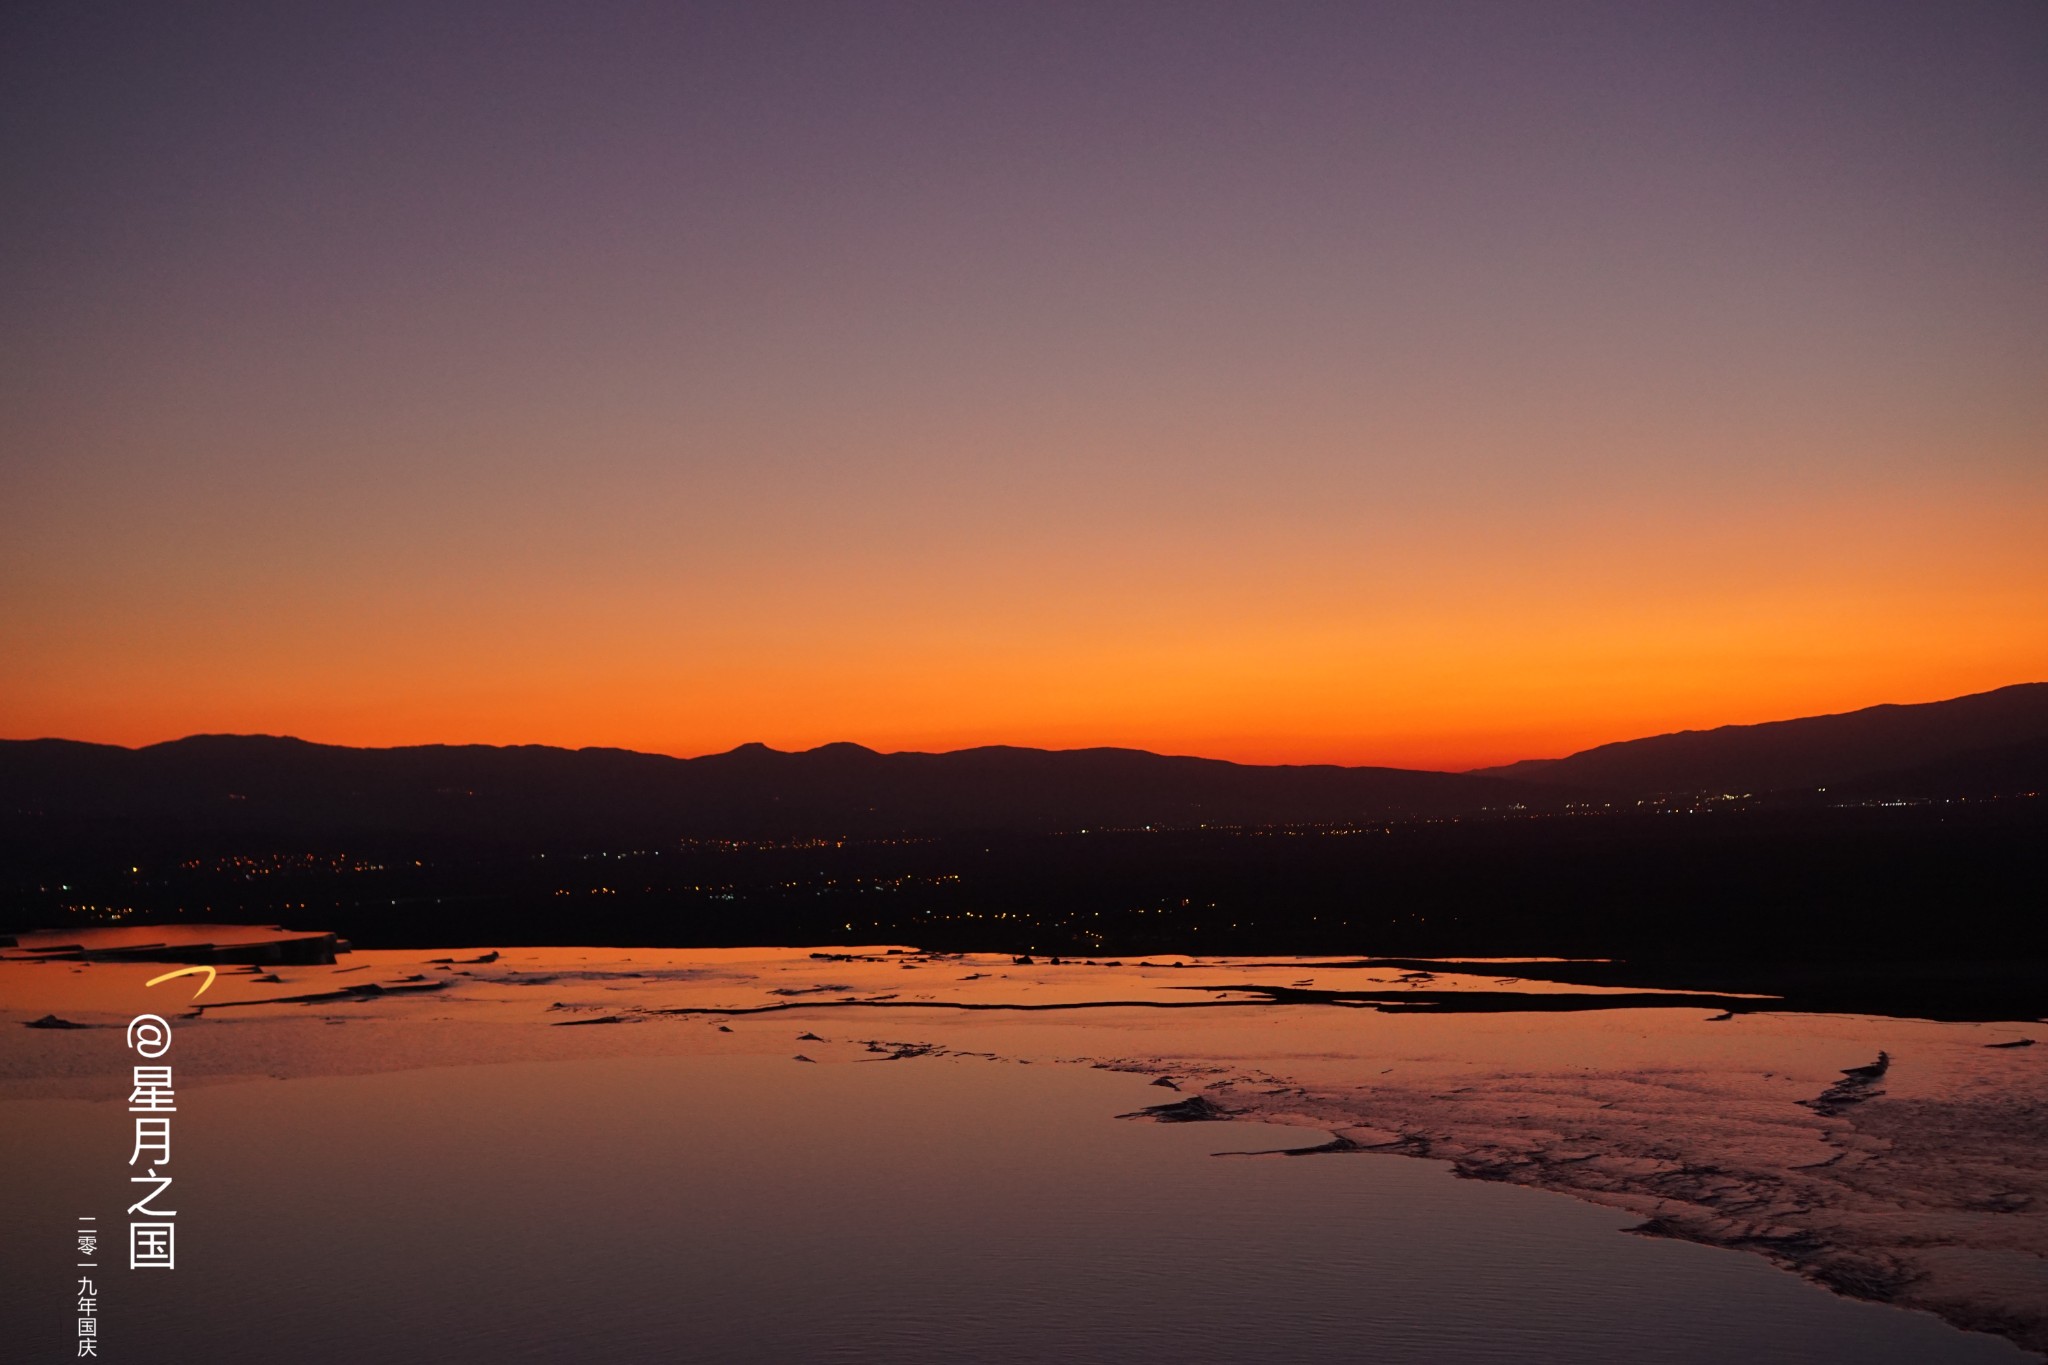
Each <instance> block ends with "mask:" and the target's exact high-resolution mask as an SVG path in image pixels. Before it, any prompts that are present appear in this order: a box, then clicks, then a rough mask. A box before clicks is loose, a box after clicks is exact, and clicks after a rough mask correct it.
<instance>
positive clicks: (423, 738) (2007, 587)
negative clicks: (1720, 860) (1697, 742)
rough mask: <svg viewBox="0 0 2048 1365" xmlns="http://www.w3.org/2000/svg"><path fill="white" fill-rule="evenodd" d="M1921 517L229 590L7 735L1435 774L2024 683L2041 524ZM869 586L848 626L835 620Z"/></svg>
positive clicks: (99, 654) (107, 652) (97, 669)
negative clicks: (257, 737)
mask: <svg viewBox="0 0 2048 1365" xmlns="http://www.w3.org/2000/svg"><path fill="white" fill-rule="evenodd" d="M1945 510H1946V513H1947V515H1946V516H1943V515H1942V513H1943V511H1944V509H1941V508H1939V507H1937V506H1935V505H1933V504H1931V503H1928V502H1922V503H1920V504H1918V505H1915V506H1910V507H1899V506H1896V505H1892V506H1887V505H1885V504H1882V503H1879V502H1876V501H1875V500H1871V501H1866V502H1865V503H1864V504H1863V505H1862V506H1861V507H1860V508H1856V507H1849V506H1845V505H1840V504H1838V505H1837V506H1836V507H1835V509H1834V514H1833V516H1832V517H1829V518H1824V519H1823V518H1818V517H1815V516H1813V515H1812V514H1811V513H1810V511H1808V510H1803V509H1793V508H1781V509H1779V510H1778V511H1777V513H1775V514H1774V515H1773V516H1769V517H1766V516H1759V515H1754V514H1753V515H1751V516H1750V517H1748V518H1747V525H1746V526H1744V527H1743V530H1742V532H1741V533H1740V534H1737V533H1735V532H1733V531H1732V530H1731V528H1730V526H1729V525H1728V524H1727V523H1726V522H1722V523H1720V524H1718V525H1716V526H1714V527H1713V528H1712V530H1711V532H1710V533H1702V532H1701V531H1700V530H1698V529H1696V528H1689V527H1688V526H1687V525H1685V524H1682V523H1679V522H1676V521H1673V522H1670V523H1667V524H1665V525H1663V526H1661V527H1659V526H1645V525H1641V524H1640V523H1639V524H1638V526H1637V527H1636V529H1635V530H1634V531H1633V533H1632V534H1631V536H1630V537H1629V538H1628V540H1626V541H1618V540H1617V538H1616V537H1614V536H1612V535H1610V536H1609V537H1608V539H1606V540H1605V541H1602V542H1600V543H1599V544H1598V545H1597V547H1591V548H1588V549H1586V550H1582V551H1578V552H1573V551H1570V550H1568V549H1565V548H1561V546H1564V545H1567V544H1568V543H1569V541H1570V535H1569V528H1568V527H1567V528H1564V529H1563V530H1562V532H1561V531H1560V529H1559V528H1557V527H1549V528H1546V529H1545V530H1543V531H1542V532H1541V534H1540V535H1538V536H1533V537H1531V538H1530V539H1527V540H1524V541H1523V542H1522V543H1516V541H1515V540H1514V539H1513V538H1512V537H1510V536H1509V535H1508V534H1507V532H1506V530H1505V528H1503V527H1502V526H1500V525H1498V524H1495V525H1491V526H1486V527H1482V528H1480V529H1479V531H1478V533H1477V538H1479V539H1484V540H1487V541H1490V542H1491V544H1492V546H1493V550H1492V554H1491V555H1490V556H1482V555H1480V554H1479V553H1478V549H1479V548H1480V547H1477V546H1474V547H1457V548H1451V549H1447V548H1446V547H1443V546H1441V545H1439V546H1436V547H1434V549H1433V552H1432V553H1430V554H1428V555H1426V556H1425V555H1424V554H1423V553H1422V551H1421V548H1420V547H1404V546H1401V545H1399V544H1395V545H1393V546H1391V547H1383V548H1382V550H1381V551H1380V552H1379V553H1378V554H1377V555H1374V554H1364V555H1361V554H1360V553H1359V552H1358V551H1356V550H1355V549H1353V548H1352V547H1348V546H1335V547H1330V546H1323V547H1310V548H1309V549H1307V550H1303V549H1301V548H1300V547H1294V548H1292V549H1289V548H1287V547H1283V546H1280V545H1277V544H1269V545H1266V546H1262V547H1260V549H1259V551H1258V552H1257V553H1256V554H1248V553H1247V552H1246V550H1245V548H1244V547H1243V546H1241V545H1240V546H1237V547H1235V548H1234V551H1233V554H1232V556H1231V558H1230V560H1229V562H1228V563H1226V564H1223V565H1221V566H1219V567H1218V568H1216V569H1215V570H1213V571H1209V572H1204V571H1202V570H1201V569H1200V568H1199V566H1193V565H1188V564H1185V563H1183V564H1181V565H1180V566H1178V568H1177V571H1176V574H1175V575H1160V576H1148V575H1147V574H1146V573H1145V572H1144V570H1143V568H1142V562H1143V560H1144V559H1145V557H1146V555H1145V551H1144V547H1136V546H1130V545H1128V544H1125V545H1118V546H1116V547H1114V548H1115V552H1116V553H1117V554H1118V555H1120V556H1121V555H1128V556H1129V558H1128V559H1127V560H1126V561H1125V562H1124V563H1123V564H1122V565H1121V569H1122V572H1121V573H1120V574H1117V573H1114V572H1113V570H1115V569H1116V568H1117V567H1119V566H1116V565H1108V564H1105V563H1104V562H1103V558H1104V551H1103V549H1102V547H1100V546H1096V547H1079V548H1078V549H1076V550H1071V551H1070V553H1069V556H1068V558H1069V563H1068V564H1067V565H1066V566H1065V568H1064V570H1063V572H1062V574H1061V575H1059V576H1055V575H1054V574H1053V573H1051V572H1050V571H1047V572H1045V573H1043V574H1041V575H1040V577H1041V579H1042V580H1044V581H1043V583H1042V586H1041V587H1040V590H1039V595H1038V596H1037V597H1036V598H1035V599H1033V598H1031V597H1029V596H1026V595H1024V594H1023V591H1022V589H1020V588H1018V587H1017V585H1015V584H1005V583H1003V582H1001V581H992V580H993V579H995V578H996V576H995V575H992V574H990V573H989V572H988V571H987V569H986V566H985V565H984V566H983V567H982V571H981V572H979V573H966V572H962V573H958V574H955V575H953V576H951V577H950V578H948V577H947V576H945V575H942V574H937V573H933V574H932V575H931V576H930V578H928V579H927V580H925V593H926V596H925V598H924V600H922V601H919V602H915V603H907V602H905V601H904V600H903V597H904V594H905V593H906V592H907V590H908V580H909V578H910V577H911V576H912V575H911V573H910V570H911V569H915V568H922V567H925V566H919V565H915V564H913V565H910V566H906V565H904V564H902V563H901V562H895V563H891V562H887V561H884V562H881V563H867V564H864V565H851V564H846V563H841V564H840V565H839V566H838V570H839V571H838V572H837V573H835V571H834V568H833V567H832V566H831V565H819V566H817V567H815V568H803V569H801V570H799V569H798V568H797V567H796V566H791V568H790V570H789V571H790V572H791V574H792V575H796V574H797V573H799V572H801V573H802V574H804V575H806V576H808V575H815V576H816V580H817V581H818V582H820V583H825V582H831V583H836V584H837V585H838V586H837V588H836V589H835V590H834V591H831V592H827V591H824V590H822V589H816V590H810V589H805V588H803V587H801V586H794V585H789V584H782V585H778V584H766V585H760V586H757V587H756V588H755V589H754V591H753V592H752V594H751V595H750V596H749V597H747V598H746V599H745V600H742V601H739V602H736V603H734V604H732V605H731V606H729V607H724V608H721V609H717V610H712V609H709V608H707V607H705V606H702V605H700V606H699V607H698V609H697V610H695V611H694V612H691V611H687V610H684V609H683V608H682V605H681V604H680V603H679V601H678V595H679V594H678V591H677V585H674V584H668V585H662V588H663V589H665V590H658V589H657V588H656V587H655V586H654V585H649V587H648V588H647V589H646V590H645V591H644V593H643V595H641V596H639V597H637V598H627V597H625V596H624V595H622V594H619V593H607V592H605V591H604V588H603V585H602V583H599V582H591V583H577V582H574V581H564V580H559V579H558V580H556V581H555V582H554V584H553V590H552V592H551V593H550V592H549V591H548V590H547V588H546V587H545V586H544V585H543V583H542V582H541V581H540V580H543V579H545V578H546V577H547V570H548V566H538V567H537V569H536V571H535V572H534V574H533V577H532V578H531V579H530V580H528V581H525V582H521V583H516V584H508V585H507V591H506V592H505V594H504V595H503V596H502V597H501V598H498V599H494V600H489V601H479V602H477V603H475V604H473V606H472V608H471V609H470V610H469V611H467V612H466V613H464V612H460V611H457V610H455V609H453V606H452V604H450V603H449V602H447V601H445V600H439V599H437V598H435V597H425V598H421V597H414V598H413V599H412V600H411V601H410V603H409V604H408V603H407V602H406V599H405V595H404V594H405V588H404V585H403V584H399V583H393V582H389V581H386V582H382V583H374V584H373V583H369V582H365V581H364V580H361V579H356V580H354V582H355V583H356V585H357V586H358V588H359V590H360V591H361V596H360V597H358V598H357V599H356V600H354V601H352V602H351V601H347V600H342V599H340V598H339V597H331V598H330V599H329V601H328V603H327V606H326V609H325V610H323V611H316V612H314V613H312V614H310V615H306V614H302V613H295V612H292V611H290V610H282V611H277V612H275V613H274V614H269V615H265V614H263V612H262V610H261V608H262V605H263V604H262V603H261V602H260V600H259V601H251V600H250V599H251V598H258V599H260V597H261V596H262V592H263V581H262V580H261V579H260V577H255V576H252V577H251V578H250V579H249V580H248V581H247V582H246V583H244V584H240V585H237V586H236V589H235V590H234V591H232V592H230V593H229V594H228V595H227V597H226V598H225V599H224V600H222V601H220V602H218V603H216V604H214V609H213V610H211V611H207V610H201V609H200V607H199V604H197V603H188V604H187V610H186V614H184V615H183V616H182V617H177V616H172V615H169V614H166V615H164V616H161V617H159V618H157V619H155V620H154V621H149V620H144V619H142V618H141V617H140V616H134V617H129V618H127V619H116V620H103V622H102V626H103V629H102V631H101V632H100V633H98V634H97V635H95V634H93V633H89V632H85V631H81V630H79V629H77V628H76V626H75V624H73V625H71V626H69V627H67V626H66V624H65V623H63V622H61V621H58V620H56V619H53V618H52V619H45V620H43V621H42V622H40V623H39V624H40V627H41V631H42V632H43V640H44V643H43V644H42V645H41V646H40V647H38V648H37V649H35V650H33V651H29V652H25V653H16V654H14V655H12V656H10V657H9V658H8V659H7V660H6V661H0V679H4V682H5V686H4V688H0V694H4V697H5V701H4V703H0V733H5V734H7V735H9V736H12V737H21V738H27V737H41V736H49V737H61V738H67V739H81V740H90V741H97V742H103V743H116V744H123V745H129V746H136V745H142V744H149V743H156V742H159V741H163V740H167V739H173V738H178V737H181V736H183V735H187V734H195V733H268V734H288V735H292V736H295V737H298V738H302V739H306V740H311V741H314V742H319V743H331V744H345V745H351V746H361V747H386V746H396V745H407V744H438V743H446V744H460V743H483V744H549V745H557V746H561V747H567V748H580V747H586V746H596V747H616V748H625V749H634V750H639V751H643V752H654V753H667V754H674V755H677V756H683V757H688V756H694V755H698V754H705V753H713V752H720V751H723V750H726V749H730V748H733V747H735V746H737V745H739V744H743V743H749V742H761V743H765V744H768V745H769V746H771V747H773V748H777V749H784V750H801V749H808V748H813V747H816V746H818V745H821V744H826V743H832V742H838V741H851V742H854V743H859V744H863V745H866V746H868V747H870V748H874V749H878V750H882V751H885V752H886V751H898V750H916V751H943V750H951V749H959V748H969V747H974V746H977V745H982V744H1013V745H1021V746H1029V747H1038V748H1085V747H1093V746H1097V745H1109V746H1117V747H1127V748H1136V749H1148V750H1152V751H1154V752H1161V753H1179V754H1194V755H1199V756H1203V757H1212V758H1225V759H1232V760H1237V761H1241V762H1255V763H1342V764H1372V765H1385V766H1392V767H1411V768H1431V769H1442V770H1452V771H1458V770H1464V769H1468V768H1474V767H1483V766H1489V765H1492V764H1497V763H1505V762H1512V761H1514V760H1517V759H1523V758H1546V757H1558V756H1562V755H1564V754H1567V753H1571V752H1575V751H1577V750H1580V749H1585V748H1590V747H1593V746H1594V745H1597V744H1603V743H1608V742H1612V741H1616V740H1625V739H1633V738H1638V737H1641V736H1644V735H1650V734H1659V733H1666V732H1669V731H1673V730H1680V729H1705V728H1712V727H1715V726H1720V725H1732V724H1750V723H1755V722H1760V721H1769V720H1782V719H1788V718H1792V717H1797V716H1806V715H1816V714H1828V713H1834V712H1840V711H1849V710H1855V709H1859V708H1861V707H1865V706H1871V705H1878V704H1882V703H1914V702H1927V701H1937V700H1943V699H1946V698H1949V697H1954V696H1959V695H1964V694H1968V693H1972V692H1981V691H1988V690H1991V689H1993V688H1996V687H2001V686H2006V685H2009V684H2013V683H2019V682H2030V681H2037V680H2041V679H2044V678H2048V628H2044V626H2043V623H2044V622H2048V572H2044V571H2043V569H2042V567H2041V566H2040V565H2039V564H2038V562H2037V561H2038V559H2039V555H2038V551H2037V549H2036V548H2035V541H2034V540H2033V539H2032V538H2031V530H2032V526H2033V524H2034V521H2035V516H2034V512H2033V509H2032V508H2030V507H2028V506H2026V505H2024V504H2020V505H2017V506H2010V505H2009V506H2007V507H2004V508H1991V507H1986V506H1982V505H1976V506H1961V507H1956V506H1951V507H1950V508H1948V509H1945ZM1717 547H1718V548H1717ZM1084 549H1085V550H1087V551H1089V553H1087V554H1083V553H1081V552H1080V551H1081V550H1084ZM1468 549H1469V552H1468ZM1411 552H1412V553H1414V554H1415V556H1416V559H1415V562H1414V563H1413V564H1412V565H1411V566H1410V567H1407V568H1405V569H1404V567H1403V565H1402V559H1403V557H1404V555H1405V554H1407V553H1411ZM1006 558H1008V559H1009V560H1010V562H1012V563H1013V564H1014V563H1015V562H1028V561H1029V556H1027V555H1023V554H1014V555H1012V556H1008V557H1006ZM1091 560H1092V562H1090V561H1091ZM1249 562H1257V563H1258V565H1259V568H1258V570H1257V572H1256V573H1252V572H1248V571H1247V569H1246V565H1247V563H1249ZM1447 562H1456V563H1458V564H1459V565H1460V566H1461V567H1460V572H1459V573H1457V574H1455V575H1453V574H1451V573H1448V572H1446V570H1445V568H1444V565H1445V564H1446V563H1447ZM1617 564H1618V565H1620V566H1622V568H1626V569H1627V571H1626V572H1624V571H1621V568H1617V567H1616V566H1617ZM1515 565H1521V566H1523V567H1521V568H1519V569H1515V568H1513V567H1511V566H1515ZM612 568H613V566H609V565H599V566H596V568H595V569H594V572H597V573H599V574H608V573H610V572H612ZM1175 576H1178V577H1180V578H1182V579H1184V580H1185V581H1183V582H1181V583H1178V584H1176V583H1175V582H1173V581H1172V579H1173V577H1175ZM1361 582H1366V583H1372V584H1376V585H1377V586H1378V589H1379V591H1378V593H1377V594H1358V593H1357V592H1356V586H1357V585H1358V584H1359V583H1361ZM683 586H684V587H686V586H687V585H683ZM1006 592H1016V593H1018V594H1019V595H1018V596H1017V597H1015V598H1013V599H1011V600H1010V602H1009V603H1008V606H1007V610H1006V612H1005V614H1004V615H1003V616H1002V618H1001V619H1000V620H990V619H987V618H986V616H985V613H984V612H978V611H977V604H986V603H989V602H991V601H995V600H998V599H1000V598H1002V597H1003V596H1004V594H1005V593H1006ZM861 594H866V595H868V596H869V597H870V598H871V599H872V602H871V605H870V606H869V608H868V609H866V610H857V609H855V608H854V607H853V606H852V605H850V601H849V599H851V598H854V597H857V596H859V595H861ZM807 596H808V597H809V598H811V600H810V601H809V602H805V601H804V600H803V599H804V598H805V597H807ZM408 605H409V610H406V609H402V608H405V607H407V606H408ZM884 607H887V608H889V610H888V611H886V612H885V611H884V610H882V608H884ZM636 618H639V619H659V620H665V621H667V622H668V623H669V624H668V625H667V627H666V628H665V629H658V630H645V631H643V630H640V629H638V628H637V627H636V625H635V621H636ZM244 621H248V622H260V623H261V624H260V625H256V624H252V625H243V624H241V622H244ZM956 623H957V624H956ZM18 626H19V619H18V620H17V627H18ZM18 633H19V632H18V629H17V634H18Z"/></svg>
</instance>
